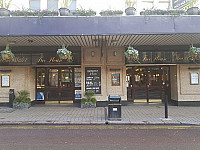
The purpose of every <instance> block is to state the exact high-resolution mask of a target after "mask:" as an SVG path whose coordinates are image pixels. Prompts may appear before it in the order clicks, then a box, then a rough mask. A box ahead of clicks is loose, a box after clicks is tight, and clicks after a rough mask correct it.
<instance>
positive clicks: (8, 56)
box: [0, 44, 15, 61]
mask: <svg viewBox="0 0 200 150" xmlns="http://www.w3.org/2000/svg"><path fill="white" fill-rule="evenodd" d="M0 54H1V57H2V59H3V60H4V61H15V55H14V54H13V53H12V52H11V50H10V49H9V44H7V45H6V49H5V50H3V51H1V52H0Z"/></svg>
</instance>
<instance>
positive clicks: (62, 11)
mask: <svg viewBox="0 0 200 150" xmlns="http://www.w3.org/2000/svg"><path fill="white" fill-rule="evenodd" d="M59 13H60V16H70V15H71V14H70V10H69V9H68V8H60V9H59Z"/></svg>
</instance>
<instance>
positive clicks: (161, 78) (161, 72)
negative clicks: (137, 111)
mask: <svg viewBox="0 0 200 150" xmlns="http://www.w3.org/2000/svg"><path fill="white" fill-rule="evenodd" d="M126 70H127V71H126V83H127V96H128V97H127V98H128V101H133V102H136V101H137V102H142V101H143V102H144V101H145V102H147V103H149V102H159V101H160V102H162V101H163V99H164V94H165V88H164V86H165V84H166V83H168V82H169V81H170V80H169V67H166V66H138V67H137V66H136V67H127V69H126Z"/></svg>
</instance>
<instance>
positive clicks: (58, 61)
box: [48, 57, 62, 63]
mask: <svg viewBox="0 0 200 150" xmlns="http://www.w3.org/2000/svg"><path fill="white" fill-rule="evenodd" d="M48 62H50V63H51V62H52V63H60V62H62V60H60V59H56V58H55V57H51V58H50V60H49V61H48Z"/></svg>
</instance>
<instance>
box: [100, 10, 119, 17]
mask: <svg viewBox="0 0 200 150" xmlns="http://www.w3.org/2000/svg"><path fill="white" fill-rule="evenodd" d="M99 14H100V15H101V16H121V15H122V14H123V11H121V10H104V11H101V12H100V13H99Z"/></svg>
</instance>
